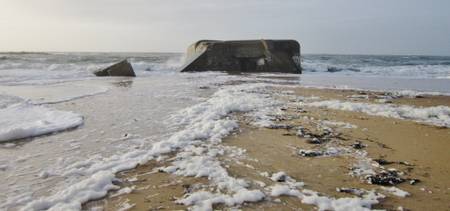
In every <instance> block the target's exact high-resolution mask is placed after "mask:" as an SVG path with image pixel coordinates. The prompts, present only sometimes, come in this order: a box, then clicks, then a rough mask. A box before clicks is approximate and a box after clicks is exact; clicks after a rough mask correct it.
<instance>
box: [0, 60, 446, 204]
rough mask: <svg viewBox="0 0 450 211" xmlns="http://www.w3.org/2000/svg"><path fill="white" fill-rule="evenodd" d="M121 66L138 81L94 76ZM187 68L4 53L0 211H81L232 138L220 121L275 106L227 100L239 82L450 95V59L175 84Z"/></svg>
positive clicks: (316, 65)
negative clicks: (209, 142) (139, 169)
mask: <svg viewBox="0 0 450 211" xmlns="http://www.w3.org/2000/svg"><path fill="white" fill-rule="evenodd" d="M125 58H126V59H128V61H130V63H131V64H132V66H133V68H134V70H135V72H136V75H137V77H136V78H134V79H130V78H122V77H118V78H108V77H107V78H98V77H95V76H94V75H93V73H92V72H93V71H95V70H98V69H101V68H104V67H107V66H108V65H111V64H114V63H115V62H118V61H120V60H122V59H125ZM183 63H184V54H182V53H59V52H58V53H55V52H41V53H30V52H14V53H0V178H2V182H1V184H0V210H20V209H23V210H46V209H50V210H52V209H53V210H79V209H82V204H83V203H84V202H86V201H87V200H91V199H96V198H101V197H102V196H104V195H105V194H106V192H107V191H108V190H111V189H113V188H114V187H113V186H114V185H113V184H112V182H113V181H114V180H115V178H114V175H115V173H117V172H119V171H122V170H126V169H131V168H133V167H135V166H136V165H137V164H139V163H145V162H146V161H148V160H151V159H156V158H160V156H161V155H162V154H164V153H167V152H171V151H172V150H174V149H176V148H177V147H185V145H184V144H186V143H189V141H190V140H191V139H198V137H197V136H195V137H191V136H194V135H192V134H193V132H195V134H196V135H198V136H201V139H213V140H218V139H220V138H221V137H223V136H226V135H227V134H228V133H229V132H230V131H232V130H233V129H235V127H236V125H235V124H234V123H233V122H226V121H228V120H223V119H222V118H223V117H224V115H226V113H227V111H235V110H239V111H249V110H252V109H257V108H260V107H259V106H261V105H267V106H269V107H270V106H272V105H271V102H267V101H261V100H262V99H260V98H259V97H255V96H253V95H248V99H246V98H245V95H244V96H241V95H233V94H234V93H236V92H239V90H240V89H245V87H237V88H236V89H226V90H222V87H223V86H225V85H230V84H233V83H232V82H235V81H240V82H242V81H245V82H249V83H251V84H258V85H254V86H252V87H250V88H251V89H257V90H258V89H259V88H258V87H257V86H262V85H261V84H264V83H276V84H287V85H289V86H302V87H316V88H331V89H357V90H374V91H388V92H397V93H403V94H404V95H420V94H432V95H450V57H449V56H417V55H327V54H315V55H303V56H302V69H303V72H302V74H283V73H252V74H241V75H236V74H233V75H229V74H227V73H221V72H198V73H181V72H179V68H180V67H181V66H182V65H183ZM249 93H250V92H249ZM234 100H235V101H234ZM247 102H248V103H249V105H248V107H246V106H241V105H242V104H245V103H247ZM233 103H234V104H233ZM221 106H222V107H221ZM218 107H219V108H220V110H214V109H217V108H218ZM180 112H181V114H182V115H180ZM183 112H184V113H183ZM205 112H206V113H205ZM203 117H205V119H206V120H207V121H206V120H205V119H201V118H203ZM199 119H201V121H200V120H199ZM219 119H220V120H221V121H222V120H223V121H225V122H220V124H219V123H218V122H215V121H217V120H219ZM230 121H231V120H230ZM216 123H217V124H219V125H218V126H217V127H219V126H220V127H219V128H220V130H217V128H215V129H214V130H213V129H211V130H208V129H207V127H205V125H210V124H216ZM202 124H204V125H202ZM197 126H198V127H200V126H202V127H201V128H202V129H201V130H197V129H196V127H197ZM187 129H189V130H187ZM161 159H162V158H161Z"/></svg>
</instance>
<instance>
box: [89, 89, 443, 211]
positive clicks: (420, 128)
mask: <svg viewBox="0 0 450 211" xmlns="http://www.w3.org/2000/svg"><path fill="white" fill-rule="evenodd" d="M273 89H274V90H275V92H276V93H282V94H281V95H278V96H277V99H279V100H282V101H283V102H285V106H284V107H282V109H281V112H279V113H278V114H277V115H275V116H273V117H274V122H275V124H273V125H271V126H268V127H258V126H255V125H254V124H252V121H251V120H250V119H249V117H248V116H246V114H245V113H236V114H234V116H235V117H236V118H237V119H238V122H239V130H237V131H234V132H233V133H232V134H231V135H229V136H228V137H226V138H224V140H223V142H222V143H220V144H219V145H221V147H222V148H223V149H226V150H225V151H227V149H230V150H228V152H225V153H223V154H221V155H218V159H219V160H220V163H221V165H222V166H224V168H226V170H227V172H228V173H229V175H230V176H232V177H235V178H242V179H244V180H247V181H252V182H251V185H250V187H251V188H254V189H260V190H262V191H263V192H268V193H269V194H268V195H267V196H266V197H265V200H261V201H259V200H258V202H255V203H244V204H242V206H236V208H239V209H243V210H299V209H303V210H311V209H314V207H317V206H314V202H308V203H304V202H302V200H301V198H300V199H299V198H298V197H296V196H295V194H291V196H289V195H290V194H288V193H284V194H280V196H277V195H278V194H274V193H273V191H272V194H270V190H271V188H272V190H273V186H274V185H277V184H286V183H287V182H286V181H285V179H281V180H279V181H274V180H273V175H274V174H276V173H278V172H284V173H285V175H286V176H288V178H289V179H292V180H293V181H296V182H302V183H304V184H299V185H298V189H299V190H302V189H303V190H304V189H308V190H314V191H315V192H317V193H318V194H319V195H321V196H326V197H328V198H335V199H338V198H349V197H350V198H351V197H362V195H364V194H365V193H366V192H368V191H374V192H376V193H377V194H382V195H383V196H382V197H379V203H375V204H374V205H373V207H372V208H374V209H387V210H449V209H450V205H449V203H448V198H449V197H450V183H449V180H448V179H447V178H448V175H450V164H449V163H448V160H449V159H450V154H449V153H448V149H449V147H450V129H448V128H447V127H439V126H435V125H430V124H426V123H420V122H417V121H412V120H408V119H399V118H389V117H383V116H377V115H369V114H367V113H364V112H356V111H345V110H338V109H329V108H323V107H316V106H308V105H305V103H304V102H305V101H308V100H305V98H309V99H312V101H318V100H320V101H324V100H341V101H348V102H352V103H370V104H377V105H390V106H391V105H392V106H404V105H406V106H414V107H420V108H427V107H433V106H450V97H448V96H427V95H421V96H415V97H411V96H400V97H395V98H392V99H389V100H380V99H385V98H384V97H382V96H389V94H388V93H383V92H370V91H354V90H338V89H317V88H300V87H295V86H290V87H274V88H273ZM299 131H302V132H300V133H299ZM231 149H233V150H231ZM236 149H238V150H236ZM236 152H239V153H238V154H239V155H236V154H233V153H236ZM177 153H178V152H173V153H171V154H168V155H166V157H165V158H164V161H163V162H155V161H150V162H148V163H146V164H143V165H139V166H138V167H137V168H136V169H133V170H128V171H125V172H121V173H119V174H118V177H119V178H120V182H118V185H119V186H120V188H121V189H120V190H118V191H113V192H110V193H109V194H108V196H107V197H106V198H103V199H101V200H98V201H91V202H89V203H86V204H84V205H83V206H84V208H95V207H98V206H102V207H104V208H105V209H106V210H117V209H121V208H129V209H130V210H184V209H187V208H188V207H189V206H186V205H185V204H182V203H180V201H179V200H180V199H183V198H184V197H186V196H189V194H191V193H192V192H195V191H198V190H204V189H206V190H211V191H213V190H216V188H217V187H215V184H214V182H213V181H212V179H211V177H210V178H209V179H208V177H207V176H206V177H204V176H195V175H193V176H187V177H186V176H180V175H176V173H175V174H170V173H167V172H165V171H164V170H163V167H166V166H168V165H171V163H172V162H174V161H176V160H177V158H176V154H177ZM230 153H231V154H230ZM359 162H367V163H368V165H369V167H368V168H370V169H371V170H373V171H374V172H376V174H378V175H379V173H380V172H394V173H395V177H397V179H399V180H395V179H394V180H392V181H397V182H398V184H397V182H395V184H394V183H392V184H381V183H382V181H381V182H380V181H378V182H380V183H379V184H370V183H377V181H376V180H372V182H370V181H368V178H372V179H373V178H375V177H370V176H368V175H371V174H368V175H364V174H358V173H357V170H358V168H361V167H360V166H358V163H359ZM372 176H373V175H372ZM393 187H396V188H393ZM232 207H233V206H232ZM225 208H226V209H228V208H230V207H228V206H224V205H223V204H221V203H219V204H217V205H214V209H225Z"/></svg>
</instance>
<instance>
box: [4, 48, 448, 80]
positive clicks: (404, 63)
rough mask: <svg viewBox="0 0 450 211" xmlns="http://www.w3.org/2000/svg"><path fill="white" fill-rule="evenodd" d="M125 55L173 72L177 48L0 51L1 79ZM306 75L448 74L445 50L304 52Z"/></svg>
mask: <svg viewBox="0 0 450 211" xmlns="http://www.w3.org/2000/svg"><path fill="white" fill-rule="evenodd" d="M123 58H128V59H129V60H130V62H131V63H132V65H133V67H134V68H135V70H136V71H137V74H138V75H139V76H146V75H148V73H149V72H151V71H164V72H174V71H177V69H178V67H180V66H181V65H182V63H183V58H184V57H183V54H180V53H0V84H1V85H17V84H48V83H57V82H62V81H68V80H80V79H89V78H92V77H93V76H92V74H91V72H92V71H94V70H97V69H99V68H102V67H106V66H107V65H110V64H112V63H114V62H117V61H119V60H121V59H123ZM302 67H303V71H304V74H303V75H305V76H310V75H322V76H323V75H325V76H352V77H354V76H358V77H381V78H408V79H450V57H448V56H382V55H376V56H371V55H303V57H302Z"/></svg>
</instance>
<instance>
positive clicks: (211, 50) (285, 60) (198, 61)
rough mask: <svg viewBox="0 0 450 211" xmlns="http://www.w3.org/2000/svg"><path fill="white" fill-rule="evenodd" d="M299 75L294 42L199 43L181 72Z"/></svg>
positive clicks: (209, 41)
mask: <svg viewBox="0 0 450 211" xmlns="http://www.w3.org/2000/svg"><path fill="white" fill-rule="evenodd" d="M193 71H227V72H284V73H301V71H302V69H301V65H300V44H299V43H298V42H297V41H295V40H236V41H220V40H200V41H198V42H196V43H194V44H192V45H191V46H190V47H189V48H188V51H187V61H186V63H185V65H184V66H183V67H182V68H181V72H193Z"/></svg>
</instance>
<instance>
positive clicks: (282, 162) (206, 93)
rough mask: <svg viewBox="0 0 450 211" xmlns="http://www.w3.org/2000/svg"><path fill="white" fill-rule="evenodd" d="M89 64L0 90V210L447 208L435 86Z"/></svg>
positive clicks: (140, 61)
mask: <svg viewBox="0 0 450 211" xmlns="http://www.w3.org/2000/svg"><path fill="white" fill-rule="evenodd" d="M59 56H61V55H58V57H59ZM89 56H91V55H89ZM146 56H147V55H146ZM44 57H47V56H44ZM100 58H102V59H101V60H100V61H101V62H99V63H98V64H88V63H85V57H80V61H81V62H82V63H81V64H77V65H78V66H77V65H72V66H74V67H76V69H74V70H73V71H74V72H77V73H76V74H75V75H78V77H74V76H73V75H72V73H70V74H69V73H66V72H64V71H61V73H60V75H59V77H60V78H58V79H55V78H52V77H53V76H54V74H53V73H52V74H49V75H42V76H39V77H37V76H33V77H37V78H32V79H30V78H28V77H24V76H23V74H20V75H16V76H14V77H10V78H3V79H2V80H3V81H2V85H1V86H0V88H1V91H2V93H1V95H0V96H1V98H0V99H1V101H0V109H3V110H0V111H1V112H3V113H0V115H4V117H8V118H9V119H10V120H14V121H8V119H6V118H3V121H4V122H3V123H4V125H7V126H8V127H3V128H2V130H1V131H0V137H4V138H5V140H6V139H8V140H6V141H2V142H1V143H0V152H1V157H0V176H1V177H3V178H6V180H5V181H6V182H5V183H2V184H0V189H1V190H4V191H3V192H1V193H0V200H1V201H0V202H1V203H0V208H1V209H5V210H20V209H22V210H46V209H47V210H62V209H64V210H102V209H104V210H185V209H194V210H211V209H219V210H229V209H242V210H261V209H264V210H299V209H303V210H311V209H319V210H346V209H355V210H367V209H387V210H402V209H403V210H428V209H436V210H448V209H450V207H449V205H448V200H447V199H448V197H449V195H450V189H449V188H450V183H448V179H446V178H447V177H448V175H449V171H450V166H449V164H448V162H446V161H447V160H448V159H449V154H448V153H447V152H448V150H447V149H448V147H449V143H450V140H449V137H450V130H449V126H450V121H449V119H450V111H449V110H450V108H449V107H450V97H449V94H448V93H447V92H445V91H446V87H447V86H448V85H446V84H447V82H448V81H447V79H442V78H433V77H415V78H409V77H404V78H401V77H400V78H395V77H387V78H383V77H380V76H366V75H364V74H368V73H364V74H363V73H361V74H360V75H356V76H353V75H349V74H350V73H349V72H346V71H343V72H341V73H320V74H319V73H317V72H310V73H309V72H306V73H305V74H303V75H297V74H280V73H278V74H272V73H270V74H269V73H254V74H227V73H221V72H203V73H179V72H176V71H175V70H174V69H171V68H173V67H176V66H177V63H176V64H174V61H177V58H170V59H167V58H164V59H161V60H158V62H156V63H155V62H153V61H154V60H155V58H161V57H160V56H159V55H157V56H156V57H154V56H153V55H151V56H149V57H148V58H147V57H145V56H142V57H137V59H135V60H131V61H132V62H131V63H132V65H133V66H135V67H137V68H136V69H137V75H138V77H136V78H127V77H107V78H95V77H92V76H91V75H90V74H88V73H86V72H85V71H86V70H85V68H86V66H85V65H88V67H89V68H88V69H94V67H98V66H102V65H108V64H109V61H111V60H109V59H105V58H104V56H103V55H102V56H101V57H100ZM113 58H116V56H115V55H114V56H113ZM104 60H106V61H108V62H106V63H105V62H104ZM61 64H62V65H64V66H67V64H65V63H64V62H62V63H61ZM91 65H92V67H90V66H91ZM150 67H152V68H153V70H147V69H148V68H150ZM306 67H308V68H311V66H306ZM45 68H47V67H45ZM7 71H8V72H9V73H11V74H18V72H14V71H10V70H9V69H7ZM40 71H41V70H40ZM352 74H353V73H352ZM36 75H38V74H36ZM49 76H51V77H50V78H49ZM10 79H14V80H13V81H10ZM55 80H56V81H55ZM12 117H15V118H12ZM14 137H15V138H14ZM23 137H25V138H23Z"/></svg>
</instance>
